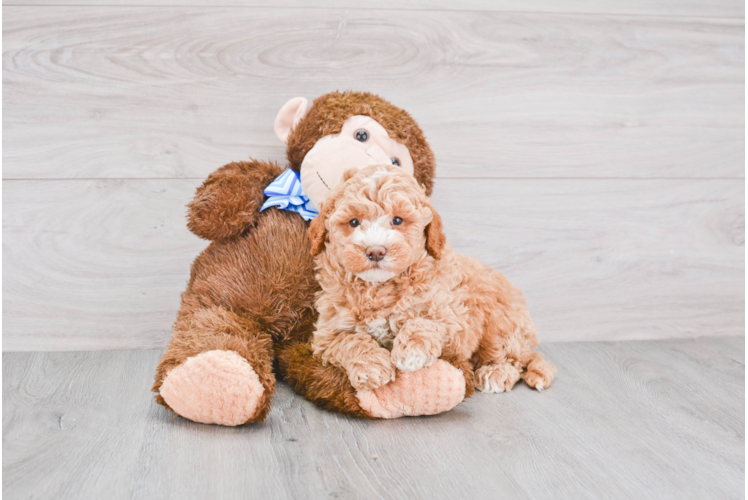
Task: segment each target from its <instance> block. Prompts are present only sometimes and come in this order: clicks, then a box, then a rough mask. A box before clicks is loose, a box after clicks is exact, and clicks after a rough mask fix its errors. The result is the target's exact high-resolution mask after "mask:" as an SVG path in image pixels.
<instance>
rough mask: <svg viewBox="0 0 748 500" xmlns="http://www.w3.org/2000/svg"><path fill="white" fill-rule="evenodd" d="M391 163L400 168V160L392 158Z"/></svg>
mask: <svg viewBox="0 0 748 500" xmlns="http://www.w3.org/2000/svg"><path fill="white" fill-rule="evenodd" d="M390 161H391V162H392V164H393V165H397V166H398V167H399V166H400V160H398V159H397V158H390Z"/></svg>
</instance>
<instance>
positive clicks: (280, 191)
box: [260, 168, 319, 220]
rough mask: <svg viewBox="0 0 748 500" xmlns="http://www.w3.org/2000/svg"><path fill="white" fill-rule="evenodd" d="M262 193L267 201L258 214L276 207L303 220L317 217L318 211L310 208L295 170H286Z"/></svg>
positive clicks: (310, 205)
mask: <svg viewBox="0 0 748 500" xmlns="http://www.w3.org/2000/svg"><path fill="white" fill-rule="evenodd" d="M263 193H264V194H265V196H267V197H268V199H267V200H266V201H265V203H264V204H263V205H262V208H261V209H260V212H262V211H263V210H265V209H266V208H270V207H278V208H280V209H281V210H290V211H291V212H296V213H298V214H300V215H301V216H302V217H303V218H304V220H312V219H314V218H315V217H317V216H318V215H319V211H317V209H315V208H314V206H312V203H311V202H310V201H309V197H308V196H307V195H305V194H304V191H303V190H302V189H301V177H300V176H299V173H298V172H297V171H296V170H293V169H290V168H287V169H286V170H285V171H284V172H283V173H282V174H280V175H279V176H278V177H276V178H275V180H274V181H273V182H271V183H270V185H269V186H268V187H266V188H265V190H264V191H263Z"/></svg>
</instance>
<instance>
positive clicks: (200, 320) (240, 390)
mask: <svg viewBox="0 0 748 500" xmlns="http://www.w3.org/2000/svg"><path fill="white" fill-rule="evenodd" d="M272 368H273V345H272V339H271V338H270V335H268V334H267V333H265V332H263V331H261V330H260V328H259V327H258V326H257V323H255V322H254V321H252V320H251V319H248V318H244V317H241V316H238V315H237V314H234V313H233V312H231V311H229V310H227V309H225V308H222V307H218V306H213V307H200V306H198V305H197V301H194V300H190V297H189V296H188V297H185V300H184V301H183V303H182V308H181V310H180V312H179V316H178V318H177V322H176V324H175V327H174V331H173V334H172V338H171V341H170V342H169V347H168V348H167V350H166V352H165V353H164V355H163V356H162V357H161V361H160V362H159V364H158V368H157V371H156V380H155V383H154V384H153V389H152V390H153V391H154V392H157V393H158V395H157V396H156V401H158V402H159V403H160V404H162V405H164V406H166V407H167V408H169V409H171V410H172V411H174V412H175V413H177V414H178V415H180V416H182V417H184V418H187V419H189V420H193V421H195V422H200V423H204V424H221V425H232V426H233V425H241V424H246V423H251V422H260V421H262V420H263V419H264V418H265V417H266V416H267V414H268V412H269V411H270V400H271V398H272V395H273V393H274V392H275V376H274V375H273V372H272Z"/></svg>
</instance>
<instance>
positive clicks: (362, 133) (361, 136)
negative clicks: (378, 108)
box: [356, 128, 369, 142]
mask: <svg viewBox="0 0 748 500" xmlns="http://www.w3.org/2000/svg"><path fill="white" fill-rule="evenodd" d="M356 140H357V141H361V142H366V141H367V140H369V132H367V131H366V130H364V129H362V128H360V129H358V130H356Z"/></svg>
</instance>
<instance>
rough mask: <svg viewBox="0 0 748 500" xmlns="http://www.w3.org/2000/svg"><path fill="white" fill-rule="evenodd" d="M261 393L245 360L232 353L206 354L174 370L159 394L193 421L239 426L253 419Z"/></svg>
mask: <svg viewBox="0 0 748 500" xmlns="http://www.w3.org/2000/svg"><path fill="white" fill-rule="evenodd" d="M264 391H265V389H264V388H263V387H262V384H261V383H260V378H259V377H258V376H257V373H255V371H254V370H253V369H252V366H251V365H250V364H249V362H248V361H247V360H246V359H244V358H242V357H241V356H239V355H238V354H237V353H235V352H233V351H207V352H203V353H201V354H198V355H197V356H194V357H192V358H187V361H185V362H184V363H182V364H181V365H179V366H177V367H176V368H173V369H172V370H171V371H170V372H169V373H168V374H167V376H166V379H165V380H164V383H163V384H162V385H161V389H160V390H159V393H160V394H161V397H163V398H164V401H166V404H168V405H169V407H170V408H171V409H172V410H174V411H175V412H176V413H177V414H178V415H180V416H182V417H184V418H188V419H190V420H192V421H194V422H200V423H202V424H220V425H241V424H243V423H245V422H247V421H248V420H249V419H251V418H252V417H253V416H254V414H255V412H256V410H257V403H258V402H259V400H260V398H261V397H262V394H263V392H264Z"/></svg>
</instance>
